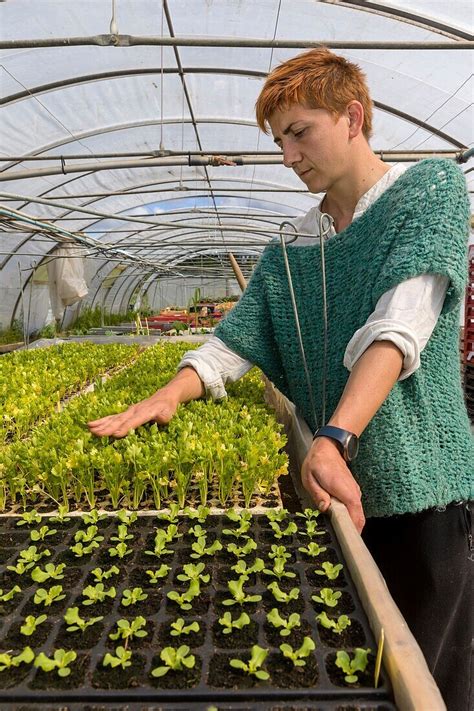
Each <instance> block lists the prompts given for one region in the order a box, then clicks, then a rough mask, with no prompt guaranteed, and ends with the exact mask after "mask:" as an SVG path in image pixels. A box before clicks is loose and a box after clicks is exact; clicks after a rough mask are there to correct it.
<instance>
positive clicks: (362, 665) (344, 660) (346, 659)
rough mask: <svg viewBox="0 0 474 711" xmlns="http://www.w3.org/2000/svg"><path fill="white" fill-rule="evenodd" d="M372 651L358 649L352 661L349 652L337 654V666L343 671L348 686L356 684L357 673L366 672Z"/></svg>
mask: <svg viewBox="0 0 474 711" xmlns="http://www.w3.org/2000/svg"><path fill="white" fill-rule="evenodd" d="M371 651H372V650H371V649H363V648H362V647H356V649H355V653H354V657H353V658H352V659H351V658H350V656H349V655H348V654H347V652H343V651H340V652H337V654H336V666H337V667H339V669H342V671H343V672H344V674H345V675H346V676H345V677H344V680H345V681H347V683H348V684H355V683H356V682H357V681H358V676H357V672H362V673H363V672H365V670H366V668H367V664H368V663H369V660H368V656H369V654H370V653H371Z"/></svg>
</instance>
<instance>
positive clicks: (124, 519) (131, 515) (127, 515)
mask: <svg viewBox="0 0 474 711" xmlns="http://www.w3.org/2000/svg"><path fill="white" fill-rule="evenodd" d="M117 518H118V520H119V521H120V523H123V524H124V526H130V524H132V523H135V521H136V520H137V518H138V515H137V512H136V511H127V510H126V509H122V510H121V511H117Z"/></svg>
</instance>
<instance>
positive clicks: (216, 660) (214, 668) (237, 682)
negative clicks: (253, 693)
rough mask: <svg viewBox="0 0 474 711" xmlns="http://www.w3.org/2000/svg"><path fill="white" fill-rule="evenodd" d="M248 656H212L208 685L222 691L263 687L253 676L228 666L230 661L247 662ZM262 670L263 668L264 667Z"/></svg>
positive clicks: (222, 654) (262, 683)
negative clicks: (222, 689) (239, 660)
mask: <svg viewBox="0 0 474 711" xmlns="http://www.w3.org/2000/svg"><path fill="white" fill-rule="evenodd" d="M249 656H250V654H247V655H245V654H241V653H238V654H237V653H236V654H224V653H221V654H214V656H213V657H212V658H211V661H210V664H209V676H208V678H207V683H208V685H209V686H211V687H215V688H224V689H252V688H253V687H255V686H262V685H264V684H265V682H262V681H259V680H258V679H257V678H256V677H255V676H252V675H250V674H246V673H245V672H244V671H242V670H241V669H234V667H231V666H230V660H231V659H241V660H243V661H245V662H248V659H249ZM262 668H265V665H264V666H263V667H262Z"/></svg>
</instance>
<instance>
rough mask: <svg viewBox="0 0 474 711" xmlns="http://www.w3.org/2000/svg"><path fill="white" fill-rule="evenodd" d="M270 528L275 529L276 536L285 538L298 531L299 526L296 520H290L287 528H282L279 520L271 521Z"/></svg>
mask: <svg viewBox="0 0 474 711" xmlns="http://www.w3.org/2000/svg"><path fill="white" fill-rule="evenodd" d="M270 528H271V529H272V531H273V535H274V537H275V538H277V539H280V538H284V537H285V536H292V535H293V534H294V533H298V526H297V525H296V523H295V522H294V521H290V523H289V524H288V526H287V527H286V528H285V529H282V528H280V525H279V523H278V522H277V521H270Z"/></svg>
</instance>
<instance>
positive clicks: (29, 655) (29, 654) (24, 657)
mask: <svg viewBox="0 0 474 711" xmlns="http://www.w3.org/2000/svg"><path fill="white" fill-rule="evenodd" d="M34 658H35V653H34V652H33V650H32V649H31V647H25V648H24V649H23V651H22V652H20V654H17V655H11V654H9V653H8V652H3V653H2V654H0V672H2V671H5V669H11V668H12V667H19V666H20V664H31V662H32V661H33V659H34Z"/></svg>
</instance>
